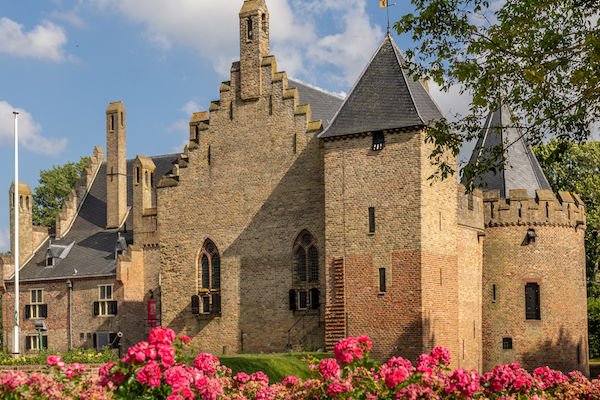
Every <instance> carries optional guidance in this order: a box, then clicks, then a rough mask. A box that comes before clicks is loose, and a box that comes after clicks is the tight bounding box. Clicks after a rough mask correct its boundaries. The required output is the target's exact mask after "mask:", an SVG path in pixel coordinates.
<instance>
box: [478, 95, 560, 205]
mask: <svg viewBox="0 0 600 400" xmlns="http://www.w3.org/2000/svg"><path fill="white" fill-rule="evenodd" d="M511 125H514V123H513V122H512V120H511V113H510V110H509V108H508V107H507V106H502V107H499V108H498V110H496V111H494V112H492V113H490V115H488V117H487V119H486V121H485V125H484V127H483V132H482V135H481V136H480V138H479V140H478V141H477V144H476V145H475V149H474V150H473V154H472V155H471V159H470V161H469V163H475V162H476V161H477V160H484V159H485V157H488V156H489V154H490V153H489V150H488V151H486V149H491V148H493V147H494V146H496V145H498V144H500V143H503V144H504V146H505V147H504V149H505V151H506V152H505V156H506V163H505V167H504V169H503V170H501V171H499V172H498V173H496V174H494V172H493V171H489V172H487V173H486V174H485V175H483V176H482V177H481V178H480V179H479V180H478V181H477V186H479V187H481V188H482V189H484V190H495V189H498V190H500V196H501V197H507V196H508V195H509V194H510V190H511V189H527V193H528V194H529V196H531V197H535V191H536V190H537V189H544V190H552V188H551V187H550V184H549V183H548V179H546V176H545V175H544V172H543V171H542V168H541V167H540V164H539V162H538V160H537V158H535V155H534V154H533V151H532V150H531V146H530V145H529V143H527V141H526V140H525V139H524V138H523V137H522V132H521V130H520V129H519V128H517V127H514V126H511Z"/></svg>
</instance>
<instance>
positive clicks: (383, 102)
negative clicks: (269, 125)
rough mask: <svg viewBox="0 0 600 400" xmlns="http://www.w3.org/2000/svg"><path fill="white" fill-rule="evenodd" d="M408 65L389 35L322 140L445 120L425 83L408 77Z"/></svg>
mask: <svg viewBox="0 0 600 400" xmlns="http://www.w3.org/2000/svg"><path fill="white" fill-rule="evenodd" d="M405 65H406V61H405V59H404V56H403V55H402V53H401V52H400V50H399V49H398V47H397V46H396V43H394V40H393V39H392V37H391V35H389V34H388V35H387V36H386V37H385V39H384V40H383V43H381V46H379V49H378V50H377V52H376V53H375V55H374V56H373V58H372V59H371V61H370V62H369V64H368V65H367V67H366V68H365V70H364V71H363V73H362V75H361V76H360V78H359V79H358V81H357V82H356V84H355V85H354V87H353V88H352V90H351V91H350V94H349V95H348V96H347V98H346V101H345V102H344V104H343V105H342V107H341V108H340V110H339V111H338V113H337V114H336V116H335V117H334V120H333V122H332V123H331V125H330V126H329V127H328V128H327V129H326V130H325V131H324V132H323V133H321V134H320V135H319V137H320V138H322V139H326V138H331V137H337V136H346V135H351V134H355V133H363V132H375V131H382V130H385V129H398V128H409V127H422V126H425V125H427V124H428V123H429V122H431V121H435V120H438V119H441V118H442V117H443V115H442V112H441V111H440V109H439V108H438V106H437V104H436V103H435V101H434V100H433V99H432V98H431V96H430V95H429V93H428V92H427V89H425V87H424V86H423V84H422V83H421V82H420V81H418V80H417V81H415V80H414V79H413V78H412V77H411V76H409V75H408V72H407V70H406V68H405V67H404V66H405Z"/></svg>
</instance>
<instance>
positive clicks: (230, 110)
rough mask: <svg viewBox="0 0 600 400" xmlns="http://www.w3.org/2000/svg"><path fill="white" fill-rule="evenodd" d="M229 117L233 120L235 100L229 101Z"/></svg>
mask: <svg viewBox="0 0 600 400" xmlns="http://www.w3.org/2000/svg"><path fill="white" fill-rule="evenodd" d="M229 119H230V120H231V121H233V101H232V102H230V103H229Z"/></svg>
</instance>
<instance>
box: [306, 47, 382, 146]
mask: <svg viewBox="0 0 600 400" xmlns="http://www.w3.org/2000/svg"><path fill="white" fill-rule="evenodd" d="M387 37H388V35H386V38H385V39H387ZM385 39H383V41H382V42H381V44H380V45H379V47H377V50H375V52H374V53H373V55H372V56H371V58H370V59H369V62H368V63H367V65H365V67H364V68H363V70H362V72H361V73H360V75H359V76H358V79H356V81H355V82H354V85H352V89H350V91H349V92H348V95H347V96H346V98H345V99H344V102H343V103H342V105H341V106H340V108H338V110H337V111H336V112H335V114H334V116H333V118H331V123H330V124H329V126H327V128H326V129H325V130H324V131H323V132H321V133H320V134H319V136H318V137H319V138H321V137H323V136H325V134H326V133H327V131H328V130H329V129H330V128H331V127H332V126H333V123H334V122H335V120H336V119H337V117H338V115H339V114H340V112H341V111H342V110H343V109H344V106H345V105H346V103H347V102H348V100H349V99H350V98H351V97H352V93H353V92H354V90H356V87H357V86H358V84H359V83H360V81H361V80H362V78H363V76H364V75H365V73H366V72H367V70H368V69H369V67H370V66H371V63H372V62H373V60H374V59H375V57H377V54H379V51H380V50H381V48H382V47H383V45H384V44H385Z"/></svg>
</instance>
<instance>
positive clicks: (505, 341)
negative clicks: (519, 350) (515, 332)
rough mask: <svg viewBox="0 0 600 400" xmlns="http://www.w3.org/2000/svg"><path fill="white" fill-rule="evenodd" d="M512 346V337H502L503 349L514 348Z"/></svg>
mask: <svg viewBox="0 0 600 400" xmlns="http://www.w3.org/2000/svg"><path fill="white" fill-rule="evenodd" d="M512 348H513V343H512V338H509V337H505V338H502V349H503V350H512Z"/></svg>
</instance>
